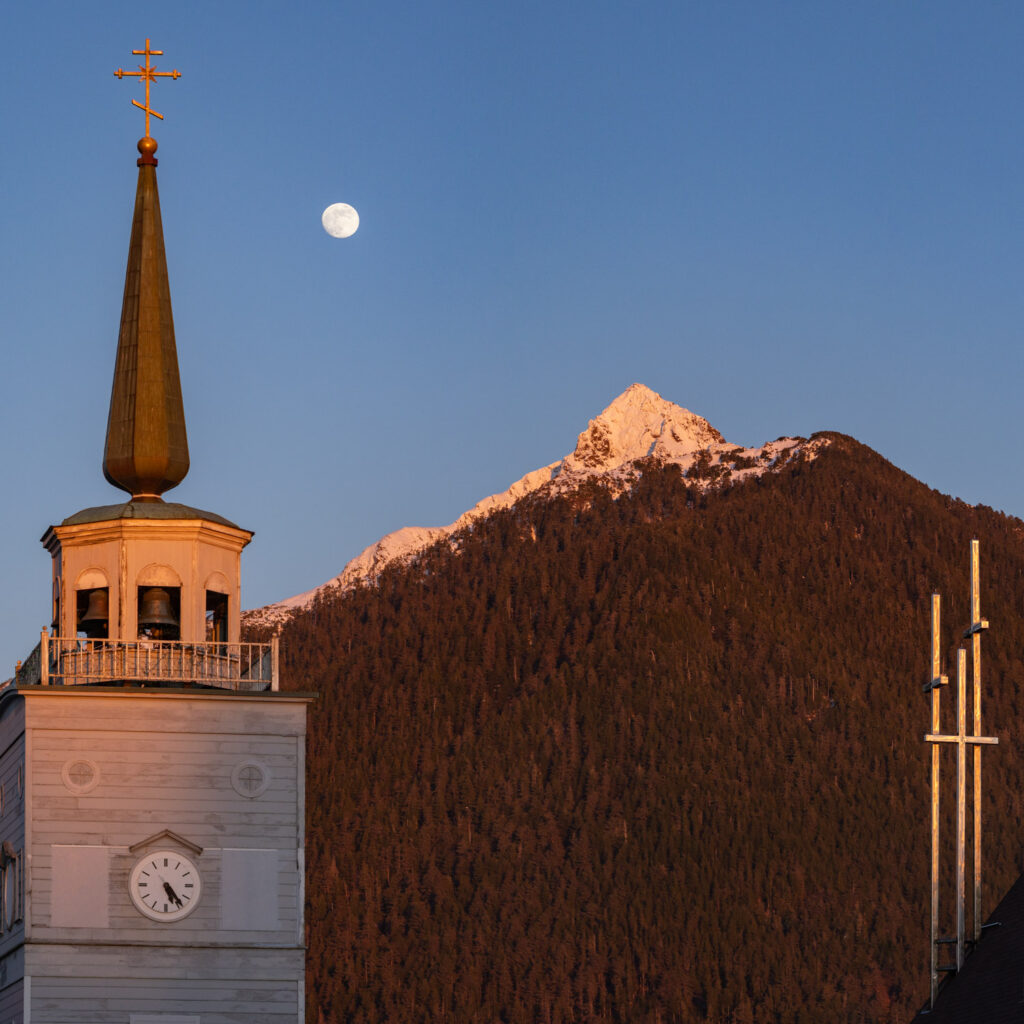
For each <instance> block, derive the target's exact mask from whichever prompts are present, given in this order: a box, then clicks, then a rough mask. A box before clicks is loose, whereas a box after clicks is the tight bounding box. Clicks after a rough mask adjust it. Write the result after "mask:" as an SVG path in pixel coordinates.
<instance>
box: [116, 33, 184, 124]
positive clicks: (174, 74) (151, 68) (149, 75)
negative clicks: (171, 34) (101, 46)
mask: <svg viewBox="0 0 1024 1024" xmlns="http://www.w3.org/2000/svg"><path fill="white" fill-rule="evenodd" d="M163 52H164V51H163V50H151V49H150V48H149V40H148V39H147V40H146V48H145V49H144V50H132V53H133V54H139V55H143V54H144V55H145V57H146V63H145V64H140V65H139V70H138V71H125V70H124V69H123V68H118V69H117V70H116V71H115V72H114V77H115V78H141V79H142V81H144V82H145V83H146V102H145V103H144V104H143V103H140V102H139V101H138V100H132V106H135V107H138V108H139V110H144V111H145V112H146V138H149V137H150V135H149V115H150V114H152V115H153V116H154V117H156V118H159V119H160V120H161V121H162V120H163V119H164V115H163V114H158V113H157V112H156V111H155V110H153V108H152V107H151V106H150V105H149V83H150V82H152V81H153V80H154V79H155V78H181V72H180V71H179V70H178V69H177V68H175V69H174V70H173V71H157V69H156V66H155V65H153V64H150V62H149V58H150V57H162V56H163Z"/></svg>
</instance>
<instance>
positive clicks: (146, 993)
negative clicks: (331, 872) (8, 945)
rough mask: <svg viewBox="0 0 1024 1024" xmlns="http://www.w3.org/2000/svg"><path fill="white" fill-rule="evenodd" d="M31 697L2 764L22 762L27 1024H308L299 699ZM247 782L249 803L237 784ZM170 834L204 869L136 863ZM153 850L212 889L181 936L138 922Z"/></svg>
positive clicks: (146, 694)
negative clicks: (171, 1022)
mask: <svg viewBox="0 0 1024 1024" xmlns="http://www.w3.org/2000/svg"><path fill="white" fill-rule="evenodd" d="M22 692H23V693H25V694H26V696H25V698H24V705H25V712H24V721H25V738H24V741H23V743H22V745H19V741H17V740H14V741H13V742H12V743H11V745H10V751H11V756H12V759H13V760H15V761H17V760H18V759H19V758H20V757H21V756H22V753H21V751H22V750H23V751H24V754H23V756H24V758H25V781H24V800H23V803H24V806H25V810H26V812H27V815H28V821H29V828H28V830H27V834H25V836H24V838H23V845H24V846H25V848H26V851H27V853H28V857H27V860H26V863H27V866H28V871H27V887H28V893H27V900H26V910H27V914H26V917H27V921H26V924H27V932H26V935H27V941H28V945H27V946H26V957H25V971H26V973H27V974H28V975H29V977H30V978H31V1004H32V1007H31V1008H32V1016H31V1020H32V1024H58V1022H71V1021H74V1022H78V1024H88V1022H91V1021H104V1022H123V1024H129V1022H130V1019H131V1015H132V1014H135V1015H136V1016H139V1015H143V1016H145V1015H146V1014H150V1015H152V1014H154V1013H178V1014H199V1016H200V1020H201V1022H202V1024H214V1022H219V1021H223V1022H225V1024H226V1022H228V1021H231V1022H233V1024H237V1022H238V1021H239V1020H246V1021H252V1022H253V1024H257V1022H259V1024H264V1022H265V1024H271V1022H274V1024H278V1022H281V1024H283V1022H285V1021H287V1022H289V1024H293V1022H296V1021H301V1019H302V987H303V972H304V948H303V945H304V934H303V920H302V910H303V898H304V895H303V893H304V890H303V879H302V865H303V861H304V858H303V845H304V840H305V837H304V820H303V819H304V770H305V759H304V744H305V713H306V707H305V701H304V700H302V699H301V698H295V697H293V696H291V695H272V694H256V695H252V694H245V695H241V694H227V693H225V694H221V693H209V692H208V691H195V692H194V693H192V692H188V693H181V692H178V691H160V690H152V691H142V692H139V691H114V692H111V693H99V692H97V691H86V690H84V689H83V690H73V689H72V688H66V689H65V688H53V689H52V690H45V689H43V688H38V689H35V688H33V689H32V690H31V691H28V690H25V691H22ZM5 720H6V719H5V717H3V716H2V715H0V742H2V741H3V729H4V727H5ZM5 757H6V755H4V757H0V777H2V778H3V779H4V780H6V778H7V775H8V768H7V765H6V760H5V759H4V758H5ZM253 766H256V771H251V770H250V771H249V772H248V774H249V775H255V776H256V783H252V782H250V783H249V789H248V790H246V787H245V785H243V784H242V783H241V782H240V781H239V772H240V770H241V769H242V768H248V769H252V768H253ZM260 771H262V772H263V773H264V778H263V783H265V786H264V785H262V784H259V783H260V779H259V775H260ZM267 776H269V777H267ZM14 778H15V784H16V782H17V777H16V774H15V777H14ZM254 787H255V788H254ZM240 788H241V789H242V792H239V789H240ZM246 792H248V794H249V795H245V794H246ZM5 820H6V819H5V818H4V817H2V816H0V827H2V826H3V824H4V823H5ZM164 830H170V831H172V832H173V833H176V834H177V835H178V836H181V837H182V838H183V839H184V840H185V841H186V842H187V843H189V844H194V845H195V846H196V847H201V848H202V853H201V854H196V853H194V852H189V849H188V847H187V846H184V845H180V844H179V843H178V842H177V840H175V839H174V838H168V837H161V838H156V839H154V840H153V841H152V842H151V843H149V844H148V845H147V846H143V847H142V848H137V849H135V850H134V851H133V850H131V849H130V847H133V846H136V845H137V844H140V843H143V842H144V841H145V840H147V839H148V838H150V837H153V836H154V835H157V834H159V833H161V832H163V831H164ZM12 834H14V835H16V833H12ZM159 848H170V849H179V850H180V851H181V852H185V853H188V855H189V856H190V857H191V858H192V859H193V860H194V861H195V863H196V865H197V866H198V868H199V870H200V872H201V875H202V880H203V891H202V896H201V898H200V901H199V903H198V905H197V907H196V909H195V910H194V911H193V912H192V913H191V914H190V915H189V916H188V917H186V918H184V919H182V920H181V921H177V922H173V923H167V922H157V921H152V920H150V919H148V918H147V917H144V916H143V915H142V914H141V913H140V912H139V911H138V910H137V909H136V908H135V906H134V905H133V904H132V902H131V900H130V898H129V895H128V876H129V873H130V871H131V868H132V866H133V865H134V864H135V863H136V861H137V860H138V858H139V857H140V856H141V855H142V853H143V852H145V851H146V850H150V851H152V850H155V849H159ZM9 941H10V942H12V943H14V942H17V941H18V939H17V938H16V937H14V936H12V937H11V938H10V939H9ZM3 948H4V947H3V946H2V945H0V955H2V951H3ZM186 980H187V985H186V984H183V982H184V981H186ZM2 994H3V993H2V990H0V997H2ZM0 1006H2V1003H0ZM0 1024H4V1019H3V1016H2V1014H0Z"/></svg>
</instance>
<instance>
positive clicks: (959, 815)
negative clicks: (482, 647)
mask: <svg viewBox="0 0 1024 1024" xmlns="http://www.w3.org/2000/svg"><path fill="white" fill-rule="evenodd" d="M980 589H981V586H980V571H979V558H978V542H977V541H976V540H973V541H971V593H970V598H971V625H970V626H968V628H967V629H966V630H965V631H964V638H965V639H966V638H967V637H971V639H972V661H973V669H974V671H973V677H974V694H973V696H974V723H973V735H968V734H967V652H966V651H965V650H964V649H963V648H962V647H961V648H960V649H959V650H958V651H957V662H956V687H957V701H956V716H957V730H956V732H955V733H952V734H942V733H941V732H940V729H941V719H940V715H939V710H940V707H939V697H940V694H941V690H942V687H943V686H945V685H947V683H948V681H949V680H948V678H947V677H946V676H944V675H942V671H941V642H940V639H939V606H940V602H941V598H940V597H939V595H938V594H932V674H931V679H930V680H929V681H928V682H927V683H925V684H924V687H923V689H924V691H925V692H926V693H927V692H929V691H930V692H931V695H932V721H931V725H932V731H931V732H930V733H928V734H927V735H926V736H925V742H926V743H931V744H932V814H931V826H932V850H931V853H932V915H931V940H932V941H931V1005H932V1007H934V1006H935V999H936V997H937V995H938V988H939V974H940V972H956V971H959V970H960V969H961V968H962V967H963V965H964V957H965V955H966V946H967V922H966V906H965V903H966V900H965V896H966V892H965V889H966V879H965V872H966V848H967V835H966V832H967V747H968V746H972V747H973V748H974V773H973V774H974V793H973V798H974V799H973V803H974V916H973V922H972V924H973V938H974V941H975V942H976V941H977V940H978V938H979V937H980V935H981V748H982V746H985V745H995V744H997V743H998V742H999V740H998V739H997V738H995V737H994V736H982V735H981V633H982V631H983V630H986V629H988V622H987V621H986V620H985V619H983V618H982V617H981V597H980ZM940 743H953V744H956V755H957V756H956V769H957V770H956V937H955V938H939V934H938V929H939V750H940V748H939V744H940ZM954 943H955V944H956V962H955V964H947V965H940V964H939V962H938V947H939V946H940V945H947V944H948V945H952V944H954Z"/></svg>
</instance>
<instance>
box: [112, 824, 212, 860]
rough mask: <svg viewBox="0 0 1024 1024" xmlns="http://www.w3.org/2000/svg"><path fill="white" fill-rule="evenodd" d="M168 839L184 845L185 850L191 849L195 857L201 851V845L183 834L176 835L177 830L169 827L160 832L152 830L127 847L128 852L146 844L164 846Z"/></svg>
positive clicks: (136, 850)
mask: <svg viewBox="0 0 1024 1024" xmlns="http://www.w3.org/2000/svg"><path fill="white" fill-rule="evenodd" d="M168 840H169V841H170V842H172V843H177V844H178V845H179V846H184V847H185V849H186V850H189V851H191V852H192V853H194V854H195V855H196V856H197V857H198V856H199V855H200V854H201V853H202V852H203V848H202V847H201V846H199V845H197V844H196V843H193V842H192V841H191V840H190V839H186V838H185V837H184V836H181V835H178V833H177V832H172V831H171V830H170V829H169V828H165V829H163V830H162V831H160V832H154V833H153V835H151V836H148V837H147V838H146V839H140V840H139V841H138V842H137V843H134V844H133V845H132V846H129V847H128V852H129V853H138V852H139V851H140V850H144V849H145V848H146V847H147V846H164V845H166V844H167V842H168Z"/></svg>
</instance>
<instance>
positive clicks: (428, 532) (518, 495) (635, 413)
mask: <svg viewBox="0 0 1024 1024" xmlns="http://www.w3.org/2000/svg"><path fill="white" fill-rule="evenodd" d="M827 443H828V442H827V441H826V440H813V441H810V442H807V443H805V442H804V439H803V438H779V440H777V441H772V442H771V443H769V444H766V445H764V446H762V447H761V448H744V447H742V446H741V445H736V444H729V443H728V442H727V441H726V440H725V438H724V437H722V435H721V434H720V433H719V432H718V431H717V430H716V429H715V428H714V427H713V426H711V424H710V423H708V421H707V420H706V419H704V418H703V417H701V416H698V415H697V414H696V413H693V412H690V410H689V409H684V408H683V407H682V406H681V405H676V404H675V402H669V401H668V400H667V399H664V398H662V397H661V395H659V394H658V393H657V392H656V391H652V390H651V389H650V388H649V387H646V386H645V385H643V384H631V385H630V386H629V387H628V388H626V390H625V391H623V392H622V394H621V395H619V396H618V398H616V399H615V400H614V401H612V402H611V404H609V405H608V407H607V408H606V409H605V410H604V411H603V412H601V413H600V414H599V415H598V416H595V417H594V419H592V420H591V421H590V422H589V423H588V424H587V429H586V430H584V431H583V433H582V434H580V435H579V437H578V438H577V439H576V447H575V448H574V449H573V451H572V453H571V454H570V455H566V456H565V458H563V459H560V460H559V461H557V462H552V463H551V464H550V465H547V466H542V467H541V468H540V469H535V470H533V472H531V473H527V474H526V476H524V477H522V478H521V479H519V480H517V481H516V482H515V483H514V484H512V486H511V487H509V489H508V490H507V491H503V492H502V493H501V494H492V495H491V496H490V497H487V498H484V499H482V500H481V501H478V502H477V503H476V504H475V505H474V506H473V507H472V508H471V509H469V510H468V511H467V512H464V513H463V514H462V515H461V516H459V518H458V519H456V520H455V522H454V523H450V524H449V525H448V526H438V527H404V528H403V529H401V530H397V531H395V532H394V533H389V534H388V535H387V536H386V537H382V538H381V539H380V540H379V541H377V542H376V543H375V544H371V545H370V547H368V548H367V549H366V550H365V551H363V552H362V553H361V554H359V555H357V556H356V557H355V558H353V559H352V560H351V561H350V562H349V563H348V565H346V566H345V568H344V569H343V570H342V572H341V573H340V574H339V575H338V576H335V577H334V579H332V580H329V581H328V582H327V583H324V584H322V585H321V586H319V587H317V588H316V589H315V590H310V591H308V592H306V593H305V594H298V595H296V596H295V597H291V598H288V599H287V600H285V601H281V602H280V603H278V604H276V605H268V606H267V607H266V608H263V609H256V610H255V611H253V612H247V613H246V615H247V621H248V622H250V623H255V624H261V623H262V624H267V623H268V622H275V621H279V620H280V618H281V617H282V616H286V615H288V614H290V613H291V612H292V611H295V610H297V609H299V608H303V607H305V606H307V605H309V604H310V603H311V602H312V601H313V600H314V599H315V598H316V596H317V594H318V593H321V592H323V591H327V590H333V589H338V588H341V589H345V588H347V587H351V586H354V585H355V584H357V583H358V582H360V581H362V580H374V579H376V577H377V576H378V575H380V573H381V571H382V570H383V569H384V568H385V566H387V565H389V564H392V563H397V562H404V561H408V560H409V559H411V558H414V557H415V556H416V555H417V554H418V553H419V552H420V551H422V550H423V549H424V548H426V547H428V546H429V545H430V544H433V543H434V542H436V541H438V540H441V539H442V538H444V537H449V536H451V535H452V534H454V533H456V532H457V531H458V530H461V529H463V528H465V527H469V526H472V525H473V524H474V523H476V522H479V521H481V520H482V519H485V518H486V517H487V516H489V515H491V513H493V512H497V511H498V510H499V509H503V508H509V507H510V506H512V505H514V504H515V503H516V502H518V501H519V500H520V499H522V498H525V497H526V496H527V495H529V494H533V493H535V492H540V491H542V489H546V492H547V493H549V494H559V493H563V494H564V493H567V492H571V491H573V490H575V489H577V488H579V487H580V486H582V485H583V484H584V483H586V482H587V481H588V480H600V481H601V482H603V483H604V485H605V486H606V487H607V488H608V489H609V491H610V492H611V493H612V494H613V495H615V496H618V495H620V494H622V493H623V492H625V491H627V490H629V489H630V488H631V487H632V485H633V483H634V482H635V481H636V479H637V476H638V475H639V474H640V473H642V472H643V466H642V465H638V462H639V460H641V459H644V460H649V462H650V463H653V464H655V465H663V466H664V465H676V466H678V467H679V469H680V470H681V471H682V472H683V473H684V474H685V475H686V477H687V479H688V480H691V481H692V482H693V485H694V486H696V487H711V486H721V485H725V484H727V483H729V482H737V481H739V480H743V479H745V478H748V477H751V476H759V475H761V474H762V473H767V472H771V471H773V470H776V469H778V468H780V467H781V466H783V465H784V464H785V463H786V462H787V461H789V460H790V459H792V458H794V457H795V456H796V455H797V454H798V453H800V452H802V453H803V455H804V456H805V457H806V458H813V457H814V454H815V452H816V451H817V450H818V449H819V448H820V447H822V446H823V445H825V444H827Z"/></svg>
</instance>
